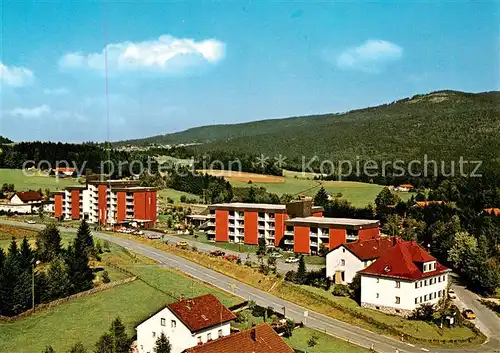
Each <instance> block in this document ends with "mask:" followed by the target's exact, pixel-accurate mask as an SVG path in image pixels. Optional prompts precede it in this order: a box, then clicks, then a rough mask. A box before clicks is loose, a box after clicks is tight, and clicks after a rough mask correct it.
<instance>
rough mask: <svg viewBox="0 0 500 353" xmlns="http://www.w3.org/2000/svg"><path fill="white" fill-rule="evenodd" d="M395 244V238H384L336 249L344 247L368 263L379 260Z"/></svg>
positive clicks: (346, 244)
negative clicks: (368, 261)
mask: <svg viewBox="0 0 500 353" xmlns="http://www.w3.org/2000/svg"><path fill="white" fill-rule="evenodd" d="M394 243H395V240H394V238H390V237H384V238H377V239H369V240H359V241H354V242H351V243H345V244H342V245H339V246H337V247H336V248H335V249H338V248H339V247H341V246H343V247H345V248H346V249H347V250H349V251H350V252H351V253H352V254H353V255H354V256H356V257H357V258H358V259H360V260H361V261H366V260H372V259H377V258H379V257H380V256H381V255H382V254H383V253H384V252H386V251H387V250H388V249H390V248H391V247H393V246H394ZM335 249H333V250H335ZM333 250H332V251H333Z"/></svg>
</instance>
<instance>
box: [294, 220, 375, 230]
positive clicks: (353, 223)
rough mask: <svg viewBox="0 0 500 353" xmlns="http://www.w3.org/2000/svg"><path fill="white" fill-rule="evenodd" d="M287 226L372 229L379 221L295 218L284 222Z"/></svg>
mask: <svg viewBox="0 0 500 353" xmlns="http://www.w3.org/2000/svg"><path fill="white" fill-rule="evenodd" d="M285 224H287V225H316V226H318V225H319V226H322V225H323V226H333V227H348V228H355V229H360V228H374V227H378V225H379V221H377V220H373V219H356V218H333V217H295V218H292V219H288V220H286V221H285Z"/></svg>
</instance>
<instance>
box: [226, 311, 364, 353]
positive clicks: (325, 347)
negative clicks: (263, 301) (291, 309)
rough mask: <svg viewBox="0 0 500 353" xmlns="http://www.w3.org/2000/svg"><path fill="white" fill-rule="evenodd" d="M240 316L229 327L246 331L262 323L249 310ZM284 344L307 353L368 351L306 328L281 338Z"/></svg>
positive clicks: (262, 320) (262, 319) (361, 352)
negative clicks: (313, 340) (312, 343)
mask: <svg viewBox="0 0 500 353" xmlns="http://www.w3.org/2000/svg"><path fill="white" fill-rule="evenodd" d="M241 313H242V315H243V316H244V317H245V321H244V322H236V321H235V322H233V323H231V326H233V327H236V328H239V329H240V330H247V329H249V328H251V327H253V326H254V325H258V324H261V323H263V322H264V318H263V317H262V316H259V317H257V316H254V315H252V311H251V310H249V309H246V310H243V311H241ZM266 322H267V323H269V324H270V323H272V320H271V319H270V318H267V320H266ZM313 335H314V336H316V337H317V341H316V346H314V347H308V344H307V341H308V340H309V339H310V338H311V337H312V336H313ZM283 339H284V340H285V342H286V343H287V344H288V345H289V346H290V347H292V348H293V349H296V350H301V351H303V352H306V351H307V352H308V353H368V352H369V350H368V349H365V348H361V347H359V346H356V345H353V344H350V343H348V342H346V341H344V340H342V339H339V338H335V337H333V336H330V335H328V334H325V333H323V332H321V331H318V330H315V329H311V328H308V327H297V328H296V329H294V330H293V332H292V337H289V338H286V337H283Z"/></svg>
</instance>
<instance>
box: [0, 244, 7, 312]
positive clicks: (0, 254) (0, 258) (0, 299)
mask: <svg viewBox="0 0 500 353" xmlns="http://www.w3.org/2000/svg"><path fill="white" fill-rule="evenodd" d="M5 258H6V256H5V252H4V251H3V249H2V248H0V315H2V313H3V312H4V308H5V302H4V291H5V284H4V283H5V280H4V270H3V267H4V264H5Z"/></svg>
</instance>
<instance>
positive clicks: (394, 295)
mask: <svg viewBox="0 0 500 353" xmlns="http://www.w3.org/2000/svg"><path fill="white" fill-rule="evenodd" d="M449 272H450V270H449V269H448V268H446V267H445V266H443V265H441V264H440V263H438V262H437V260H436V259H435V258H434V257H433V256H431V255H430V254H429V253H427V252H426V251H425V250H424V249H423V248H422V247H420V246H419V245H418V244H417V243H416V242H415V241H403V240H400V239H397V241H396V244H395V245H394V246H393V247H391V248H389V249H388V250H387V251H385V252H384V253H383V254H382V255H381V256H380V257H379V258H378V259H377V260H376V261H375V262H373V263H372V264H371V265H370V266H368V267H367V268H365V269H363V270H361V271H359V272H358V273H359V274H360V275H361V306H363V307H366V308H370V309H375V310H380V311H383V312H386V313H389V314H396V315H401V316H409V315H410V314H411V313H412V311H413V310H415V308H417V307H418V306H419V305H422V304H433V305H435V304H437V303H438V302H439V300H441V299H442V298H444V297H446V296H447V294H448V293H447V287H448V281H449V279H448V273H449Z"/></svg>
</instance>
